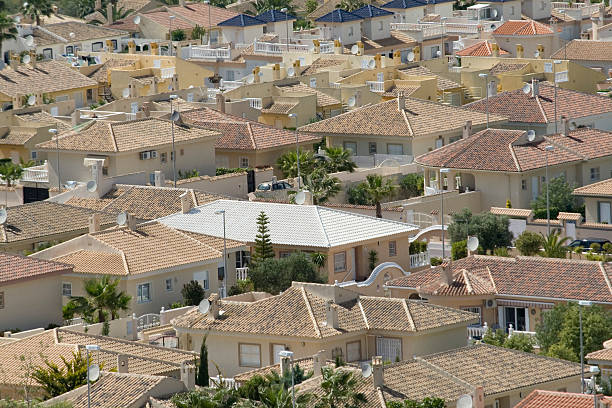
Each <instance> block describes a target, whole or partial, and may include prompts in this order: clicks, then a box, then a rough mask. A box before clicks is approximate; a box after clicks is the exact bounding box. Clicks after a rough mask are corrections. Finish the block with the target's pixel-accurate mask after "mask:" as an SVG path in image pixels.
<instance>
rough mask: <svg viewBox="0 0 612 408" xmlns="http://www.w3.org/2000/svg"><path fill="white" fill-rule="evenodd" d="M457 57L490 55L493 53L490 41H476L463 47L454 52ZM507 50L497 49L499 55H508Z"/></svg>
mask: <svg viewBox="0 0 612 408" xmlns="http://www.w3.org/2000/svg"><path fill="white" fill-rule="evenodd" d="M455 54H456V55H457V56H458V57H468V56H470V57H490V56H491V55H493V50H492V48H491V43H490V42H489V41H487V40H484V41H480V42H477V43H476V44H473V45H470V46H469V47H465V48H464V49H462V50H459V51H457V52H456V53H455ZM508 54H510V53H509V52H508V51H506V50H503V49H501V48H500V49H499V55H508Z"/></svg>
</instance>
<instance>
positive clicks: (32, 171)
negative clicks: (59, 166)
mask: <svg viewBox="0 0 612 408" xmlns="http://www.w3.org/2000/svg"><path fill="white" fill-rule="evenodd" d="M21 181H26V182H31V183H48V182H49V171H48V170H47V169H46V167H45V166H44V165H43V166H33V167H26V168H25V169H23V174H22V175H21Z"/></svg>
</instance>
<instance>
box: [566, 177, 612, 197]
mask: <svg viewBox="0 0 612 408" xmlns="http://www.w3.org/2000/svg"><path fill="white" fill-rule="evenodd" d="M573 194H574V195H577V196H585V197H589V196H592V197H612V178H609V179H606V180H603V181H598V182H597V183H593V184H589V185H586V186H583V187H578V188H577V189H575V190H574V193H573Z"/></svg>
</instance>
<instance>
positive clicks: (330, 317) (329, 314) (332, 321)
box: [325, 300, 338, 329]
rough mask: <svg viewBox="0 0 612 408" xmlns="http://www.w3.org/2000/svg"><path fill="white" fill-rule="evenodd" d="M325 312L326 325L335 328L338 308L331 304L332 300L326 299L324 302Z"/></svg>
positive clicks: (336, 326)
mask: <svg viewBox="0 0 612 408" xmlns="http://www.w3.org/2000/svg"><path fill="white" fill-rule="evenodd" d="M325 313H326V322H327V327H331V328H334V329H337V328H338V310H337V309H336V308H335V307H334V306H333V302H332V301H331V300H328V301H327V302H326V303H325Z"/></svg>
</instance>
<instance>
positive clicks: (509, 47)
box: [491, 20, 559, 58]
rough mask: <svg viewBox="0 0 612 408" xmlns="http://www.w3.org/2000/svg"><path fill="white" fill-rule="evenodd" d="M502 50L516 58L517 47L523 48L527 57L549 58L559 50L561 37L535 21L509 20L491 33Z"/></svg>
mask: <svg viewBox="0 0 612 408" xmlns="http://www.w3.org/2000/svg"><path fill="white" fill-rule="evenodd" d="M491 35H492V36H493V39H494V40H495V42H496V43H497V44H498V45H499V47H500V48H502V49H504V50H506V51H508V52H510V54H511V56H512V57H516V56H517V55H516V46H517V44H520V45H522V46H523V49H524V52H525V55H527V56H529V57H531V56H535V57H536V58H549V57H550V55H551V54H552V53H553V52H554V51H555V50H557V49H558V48H559V36H558V33H556V32H554V31H553V30H552V29H551V28H550V27H549V26H547V25H546V24H542V23H539V22H537V21H534V20H508V21H506V22H505V23H503V24H502V25H500V26H499V27H497V28H496V29H495V30H493V32H492V33H491Z"/></svg>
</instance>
